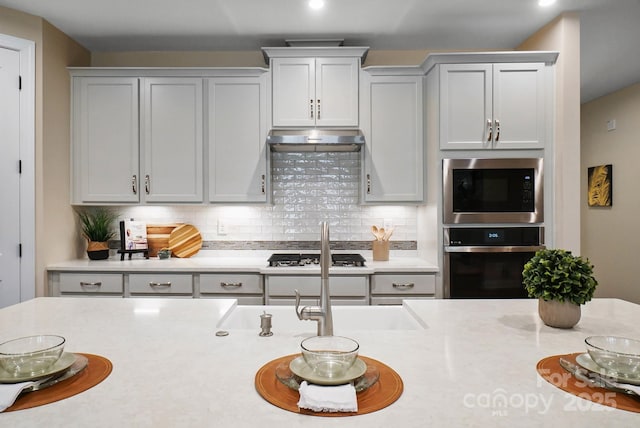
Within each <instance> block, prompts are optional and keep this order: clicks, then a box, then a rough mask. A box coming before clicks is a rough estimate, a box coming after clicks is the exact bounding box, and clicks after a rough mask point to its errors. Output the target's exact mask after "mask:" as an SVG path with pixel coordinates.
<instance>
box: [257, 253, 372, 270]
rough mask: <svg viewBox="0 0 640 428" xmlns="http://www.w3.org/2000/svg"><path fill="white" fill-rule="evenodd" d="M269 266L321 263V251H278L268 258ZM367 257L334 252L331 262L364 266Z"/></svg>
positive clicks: (341, 264) (335, 264)
mask: <svg viewBox="0 0 640 428" xmlns="http://www.w3.org/2000/svg"><path fill="white" fill-rule="evenodd" d="M267 261H268V262H269V266H278V267H283V266H307V265H319V264H320V254H319V253H307V254H305V253H303V254H286V253H276V254H272V255H271V257H269V259H268V260H267ZM365 261H366V260H365V258H364V257H362V256H361V255H360V254H332V255H331V264H332V266H356V267H358V266H364V262H365Z"/></svg>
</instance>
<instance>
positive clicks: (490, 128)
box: [487, 119, 493, 141]
mask: <svg viewBox="0 0 640 428" xmlns="http://www.w3.org/2000/svg"><path fill="white" fill-rule="evenodd" d="M487 127H488V128H489V135H487V141H491V138H493V127H492V126H491V119H487Z"/></svg>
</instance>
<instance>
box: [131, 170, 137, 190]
mask: <svg viewBox="0 0 640 428" xmlns="http://www.w3.org/2000/svg"><path fill="white" fill-rule="evenodd" d="M131 190H133V194H134V195H137V194H138V176H137V175H135V174H133V177H131Z"/></svg>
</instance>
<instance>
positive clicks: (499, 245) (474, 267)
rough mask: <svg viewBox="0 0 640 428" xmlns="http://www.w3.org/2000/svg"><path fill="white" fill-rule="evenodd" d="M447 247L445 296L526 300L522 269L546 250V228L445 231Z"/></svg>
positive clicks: (466, 228)
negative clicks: (539, 252) (536, 253)
mask: <svg viewBox="0 0 640 428" xmlns="http://www.w3.org/2000/svg"><path fill="white" fill-rule="evenodd" d="M444 245H445V246H444V273H443V275H444V276H443V280H444V296H445V297H447V298H452V299H481V298H485V299H504V298H523V297H527V294H526V291H525V290H524V287H523V285H522V270H523V268H524V265H525V263H526V262H527V261H529V260H530V259H531V257H533V255H534V254H535V252H536V251H538V250H540V249H543V248H544V228H543V227H534V226H526V227H455V228H453V227H452V228H445V229H444Z"/></svg>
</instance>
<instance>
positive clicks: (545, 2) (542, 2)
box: [538, 0, 556, 7]
mask: <svg viewBox="0 0 640 428" xmlns="http://www.w3.org/2000/svg"><path fill="white" fill-rule="evenodd" d="M555 2H556V0H538V6H543V7H544V6H551V5H552V4H554V3H555Z"/></svg>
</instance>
